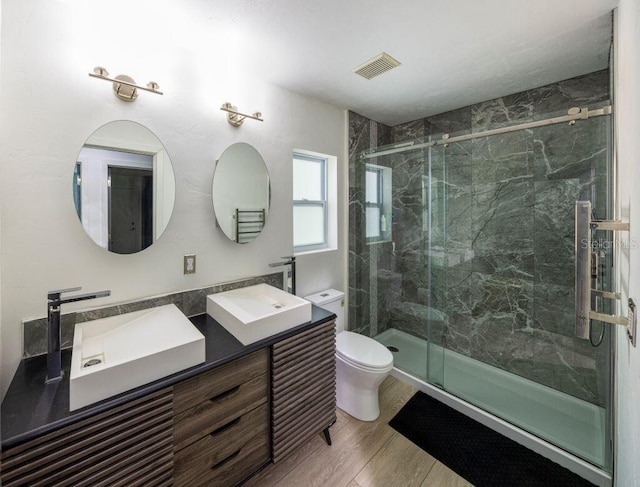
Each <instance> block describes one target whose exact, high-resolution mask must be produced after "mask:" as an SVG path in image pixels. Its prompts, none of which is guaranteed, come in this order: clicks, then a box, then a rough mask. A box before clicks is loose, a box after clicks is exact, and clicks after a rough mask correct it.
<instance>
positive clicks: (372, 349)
mask: <svg viewBox="0 0 640 487" xmlns="http://www.w3.org/2000/svg"><path fill="white" fill-rule="evenodd" d="M336 354H337V355H338V357H339V358H340V359H342V360H344V361H345V362H347V363H349V364H351V365H353V366H355V367H358V368H360V369H364V370H369V371H372V372H375V371H379V372H383V371H387V370H390V369H391V368H393V355H392V354H391V352H390V351H389V350H388V349H387V348H386V347H385V346H384V345H382V344H381V343H378V342H376V341H375V340H373V339H372V338H369V337H366V336H364V335H360V334H359V333H353V332H351V331H343V332H341V333H338V334H337V336H336Z"/></svg>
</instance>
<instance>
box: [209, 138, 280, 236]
mask: <svg viewBox="0 0 640 487" xmlns="http://www.w3.org/2000/svg"><path fill="white" fill-rule="evenodd" d="M269 191H270V189H269V173H268V172H267V166H266V164H265V162H264V159H262V156H261V155H260V153H259V152H258V151H257V150H256V149H254V148H253V147H252V146H251V145H249V144H245V143H244V142H238V143H236V144H232V145H230V146H229V147H227V149H226V150H225V151H224V152H223V153H222V155H221V156H220V159H218V161H217V163H216V169H215V172H214V174H213V188H212V196H213V209H214V212H215V214H216V222H217V225H218V226H219V227H220V228H221V229H222V231H223V232H224V234H225V235H226V236H227V237H228V238H229V239H230V240H233V241H234V242H237V243H249V242H251V241H253V240H255V239H256V237H257V236H258V235H260V232H262V229H263V227H264V225H265V223H266V221H267V217H268V215H269V200H270V193H269Z"/></svg>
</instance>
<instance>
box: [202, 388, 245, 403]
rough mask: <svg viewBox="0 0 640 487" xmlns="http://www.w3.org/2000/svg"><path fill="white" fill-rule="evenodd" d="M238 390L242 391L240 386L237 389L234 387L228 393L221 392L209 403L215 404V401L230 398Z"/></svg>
mask: <svg viewBox="0 0 640 487" xmlns="http://www.w3.org/2000/svg"><path fill="white" fill-rule="evenodd" d="M238 389H240V386H239V385H238V386H235V387H232V388H231V389H229V390H227V391H224V392H221V393H220V394H218V395H217V396H213V397H212V398H211V399H209V401H211V402H215V401H219V400H220V399H224V398H225V397H227V396H230V395H231V394H233V393H234V392H236V391H237V390H238Z"/></svg>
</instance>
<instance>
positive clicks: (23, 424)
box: [0, 305, 335, 450]
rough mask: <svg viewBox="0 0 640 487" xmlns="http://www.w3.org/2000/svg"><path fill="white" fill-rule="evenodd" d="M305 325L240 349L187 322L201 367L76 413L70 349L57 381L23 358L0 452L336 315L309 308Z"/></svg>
mask: <svg viewBox="0 0 640 487" xmlns="http://www.w3.org/2000/svg"><path fill="white" fill-rule="evenodd" d="M312 310H313V311H312V317H311V321H310V322H309V323H305V324H303V325H300V326H297V327H295V328H292V329H290V330H287V331H286V332H283V333H279V334H277V335H274V336H272V337H269V338H266V339H264V340H260V341H258V342H255V343H252V344H250V345H247V346H244V345H242V343H240V342H239V341H238V340H236V339H235V338H234V337H233V335H231V334H230V333H229V332H228V331H227V330H225V329H224V328H223V327H222V326H221V325H220V324H219V323H218V322H217V321H215V320H214V319H213V318H211V317H210V316H208V315H206V314H202V315H198V316H195V317H193V318H190V320H191V322H192V323H193V324H194V325H195V326H196V328H198V330H200V332H202V334H203V335H204V337H205V343H206V358H205V361H204V362H203V363H202V364H199V365H196V366H195V367H191V368H189V369H186V370H183V371H181V372H177V373H175V374H172V375H170V376H167V377H164V378H163V379H159V380H157V381H154V382H151V383H149V384H146V385H144V386H140V387H137V388H135V389H132V390H130V391H127V392H124V393H122V394H118V395H117V396H113V397H110V398H109V399H105V400H103V401H100V402H97V403H95V404H91V405H89V406H86V407H84V408H82V409H78V410H76V411H73V412H70V411H69V367H70V362H71V350H64V351H63V352H62V367H63V370H64V377H63V379H62V380H61V381H60V382H57V383H53V384H45V383H44V379H45V376H46V373H47V363H46V356H45V355H40V356H37V357H31V358H27V359H24V360H22V362H20V365H19V366H18V370H17V371H16V374H15V376H14V377H13V380H12V381H11V385H10V386H9V390H8V391H7V395H6V396H5V398H4V400H3V401H2V409H1V415H2V418H1V419H2V424H1V429H0V433H1V434H2V450H6V449H8V448H11V447H14V446H16V445H19V444H21V443H24V442H25V441H29V440H31V439H33V438H36V437H38V436H40V435H43V434H46V433H49V432H52V431H55V430H58V429H60V428H63V427H65V426H68V425H71V424H74V423H76V422H78V421H80V420H83V419H85V418H88V417H91V416H93V415H95V414H99V413H101V412H103V411H106V410H108V409H111V408H113V407H116V406H119V405H121V404H124V403H126V402H129V401H131V400H134V399H137V398H139V397H142V396H145V395H147V394H149V393H151V392H155V391H157V390H160V389H163V388H165V387H168V386H171V385H173V384H176V383H178V382H180V381H182V380H185V379H188V378H189V377H193V376H195V375H198V374H201V373H202V372H205V371H207V370H210V369H213V368H214V367H217V366H219V365H222V364H225V363H227V362H230V361H232V360H234V359H237V358H239V357H242V356H244V355H248V354H250V353H251V352H254V351H256V350H260V349H262V348H265V347H268V346H271V345H272V344H274V343H276V342H278V341H280V340H283V339H285V338H287V337H289V336H292V335H295V334H296V333H299V332H301V331H304V330H307V329H309V328H313V327H314V326H317V325H319V324H322V323H326V322H327V321H329V320H331V319H333V318H334V317H335V315H333V314H332V313H331V312H329V311H326V310H324V309H322V308H319V307H317V306H315V305H314V306H313V307H312Z"/></svg>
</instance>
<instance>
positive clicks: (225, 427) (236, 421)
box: [209, 417, 242, 436]
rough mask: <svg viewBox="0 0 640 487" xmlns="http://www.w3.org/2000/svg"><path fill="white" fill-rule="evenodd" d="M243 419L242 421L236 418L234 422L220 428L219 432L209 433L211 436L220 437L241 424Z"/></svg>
mask: <svg viewBox="0 0 640 487" xmlns="http://www.w3.org/2000/svg"><path fill="white" fill-rule="evenodd" d="M241 419H242V417H239V418H236V419H234V420H233V421H230V422H228V423H227V424H225V425H224V426H220V427H219V428H218V429H217V430H214V431H212V432H211V433H209V435H211V436H216V435H219V434H220V433H222V432H223V431H225V430H228V429H229V428H231V427H233V426H235V425H237V424H238V423H239V422H240V420H241Z"/></svg>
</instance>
